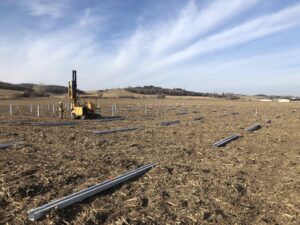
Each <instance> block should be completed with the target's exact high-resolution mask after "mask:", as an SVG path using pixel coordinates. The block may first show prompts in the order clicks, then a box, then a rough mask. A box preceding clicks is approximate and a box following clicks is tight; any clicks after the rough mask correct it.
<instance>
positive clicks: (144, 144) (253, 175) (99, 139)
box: [0, 99, 300, 225]
mask: <svg viewBox="0 0 300 225" xmlns="http://www.w3.org/2000/svg"><path fill="white" fill-rule="evenodd" d="M58 101H59V100H58V99H37V100H34V101H33V104H44V106H43V107H42V110H44V111H42V112H41V117H40V118H37V117H36V114H35V111H34V112H33V115H31V113H30V109H29V106H30V104H31V102H30V100H26V101H25V100H24V101H21V100H5V101H1V103H0V113H1V115H0V123H1V124H0V131H1V133H0V143H5V142H11V141H24V142H25V143H24V144H22V145H18V146H16V147H13V148H10V149H5V150H0V171H1V177H0V188H1V189H0V224H88V225H91V224H245V225H246V224H280V225H281V224H282V225H284V224H299V221H300V164H299V162H300V161H299V159H300V147H299V146H300V103H260V102H240V101H228V100H188V99H161V100H159V99H148V100H147V99H144V100H142V99H141V100H137V99H120V100H118V99H113V100H110V99H104V100H101V101H99V103H100V106H101V107H102V108H103V109H102V111H103V114H104V115H107V116H109V115H110V113H111V105H112V104H116V105H117V112H118V115H120V116H125V117H126V120H123V121H112V122H97V121H78V122H79V126H74V127H32V126H28V125H24V124H23V125H22V123H21V124H17V123H16V122H17V121H59V119H57V115H55V116H53V115H52V114H51V113H52V112H51V105H50V109H49V111H48V108H47V107H48V106H46V105H47V104H50V103H57V102H58ZM10 103H13V104H14V105H16V104H18V105H19V106H18V107H19V109H18V112H17V114H14V115H13V116H12V117H10V116H9V104H10ZM145 104H146V105H147V114H145V112H144V111H145V109H144V105H145ZM33 108H34V110H35V109H36V108H35V106H34V107H33ZM256 108H257V109H258V122H259V123H260V124H261V125H262V129H260V130H258V131H257V132H254V133H250V134H249V133H247V132H246V131H245V129H246V128H247V127H249V126H250V125H252V124H254V123H255V122H256V117H255V116H254V110H255V109H256ZM15 110H16V108H14V112H15ZM46 111H47V113H46ZM201 117H203V118H201ZM195 118H196V120H195ZM267 119H270V120H271V121H272V122H271V124H270V126H267V124H266V123H265V121H266V120H267ZM168 120H180V124H175V125H171V126H166V127H162V126H160V125H159V123H160V122H163V121H168ZM9 121H11V123H8V122H9ZM64 121H70V119H68V118H66V119H64ZM13 123H14V124H13ZM124 127H139V129H138V130H136V131H130V132H124V133H115V134H106V135H96V134H94V133H92V132H91V131H92V130H105V129H112V128H124ZM232 133H238V134H241V135H242V136H243V137H242V138H240V139H238V140H236V141H234V142H232V143H230V144H228V145H227V146H225V147H222V148H215V147H213V146H212V145H213V143H214V142H216V141H218V140H220V139H222V138H225V137H227V136H228V135H230V134H232ZM150 162H156V163H157V166H156V167H154V168H153V169H152V170H150V171H149V172H148V173H146V174H145V175H144V176H142V177H140V178H138V179H136V180H133V181H130V182H127V183H125V184H123V185H121V186H119V187H117V188H114V189H113V190H110V191H107V192H105V193H104V194H99V195H96V196H94V197H92V198H89V199H87V200H85V201H83V202H82V203H78V204H75V205H72V206H70V207H67V208H65V209H61V210H53V211H51V212H49V213H47V214H46V216H45V217H43V218H42V219H40V220H38V221H37V222H31V221H29V220H28V219H27V211H28V210H30V209H33V208H36V207H39V206H41V205H43V204H46V203H48V202H49V201H51V200H55V199H59V198H61V197H63V196H66V195H68V194H71V193H73V192H75V191H79V190H81V189H83V188H86V187H89V186H92V185H94V184H97V183H100V182H102V181H105V180H107V179H109V178H110V177H114V176H117V175H121V174H123V173H125V172H127V171H129V170H131V169H134V168H137V167H139V166H142V165H144V164H148V163H150Z"/></svg>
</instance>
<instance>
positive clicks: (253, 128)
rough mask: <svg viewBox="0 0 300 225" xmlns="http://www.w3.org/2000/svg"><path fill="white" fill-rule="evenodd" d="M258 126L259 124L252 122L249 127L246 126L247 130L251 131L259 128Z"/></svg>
mask: <svg viewBox="0 0 300 225" xmlns="http://www.w3.org/2000/svg"><path fill="white" fill-rule="evenodd" d="M260 128H261V126H260V125H259V124H254V125H252V126H251V127H249V128H247V131H248V132H253V131H256V130H259V129H260Z"/></svg>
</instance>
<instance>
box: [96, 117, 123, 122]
mask: <svg viewBox="0 0 300 225" xmlns="http://www.w3.org/2000/svg"><path fill="white" fill-rule="evenodd" d="M124 119H125V117H104V118H102V119H97V120H96V121H97V122H110V121H116V120H124Z"/></svg>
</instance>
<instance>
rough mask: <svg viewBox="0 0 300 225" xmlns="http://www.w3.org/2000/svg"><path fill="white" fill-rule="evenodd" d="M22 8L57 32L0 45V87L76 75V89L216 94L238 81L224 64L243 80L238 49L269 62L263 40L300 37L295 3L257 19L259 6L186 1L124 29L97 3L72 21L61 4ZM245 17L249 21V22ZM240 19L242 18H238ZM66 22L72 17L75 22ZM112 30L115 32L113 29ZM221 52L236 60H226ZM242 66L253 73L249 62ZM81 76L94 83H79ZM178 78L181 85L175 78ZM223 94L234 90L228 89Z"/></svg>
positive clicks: (255, 1) (29, 34)
mask: <svg viewBox="0 0 300 225" xmlns="http://www.w3.org/2000/svg"><path fill="white" fill-rule="evenodd" d="M24 4H25V6H23V7H25V8H26V9H27V10H29V16H31V17H42V16H43V17H44V16H45V17H48V19H49V18H50V19H51V20H52V23H53V24H54V25H55V26H54V28H53V27H52V28H51V29H49V30H48V31H45V30H43V31H41V30H39V29H35V30H30V28H28V30H26V31H25V32H24V35H23V37H22V38H18V42H17V43H16V42H12V41H11V40H10V39H9V38H5V37H4V38H3V37H2V38H0V57H1V58H2V59H3V60H1V61H0V70H1V71H5V73H4V72H1V73H0V78H1V80H7V81H14V82H18V81H20V82H39V81H43V82H49V83H50V82H51V83H52V82H53V83H60V84H64V83H66V80H67V79H69V72H70V71H71V70H72V69H73V68H77V69H78V70H79V72H80V74H82V76H83V78H82V80H81V85H82V87H83V88H87V89H95V88H109V87H118V86H128V85H138V84H140V85H143V84H146V82H152V83H155V84H158V85H164V86H170V84H172V83H173V84H174V85H175V84H176V86H177V84H178V85H180V84H182V85H183V86H184V87H187V88H188V86H190V87H192V88H193V89H194V90H195V89H197V88H196V87H195V85H192V84H193V81H199V80H206V81H209V82H207V83H209V84H210V85H209V87H208V89H210V90H211V91H214V90H219V89H220V88H219V87H220V85H222V84H221V83H216V82H213V81H215V80H217V76H222V77H226V79H227V80H229V81H230V80H231V79H235V77H233V76H230V75H226V74H225V75H224V73H226V71H228V73H233V67H228V66H224V65H225V64H226V65H227V64H232V65H238V66H237V68H238V69H237V70H236V71H234V74H235V76H237V77H239V78H240V79H242V77H243V76H244V75H243V74H244V73H243V72H242V71H241V70H242V68H241V67H240V66H239V65H242V63H241V62H242V61H241V60H243V58H242V59H241V58H240V57H244V58H247V57H248V56H247V53H246V54H245V53H243V55H242V53H241V50H244V52H247V50H249V52H251V54H254V55H265V54H267V55H268V52H262V51H261V50H260V48H261V47H263V44H262V43H261V42H260V41H261V40H262V39H264V38H270V41H272V38H276V37H277V36H278V35H282V33H283V32H284V33H288V32H294V33H296V34H298V33H297V29H298V28H299V26H300V4H292V5H289V4H287V5H284V6H282V7H281V8H280V9H277V10H275V11H274V10H273V11H272V12H268V13H265V14H259V15H258V14H257V15H256V14H255V7H258V6H259V4H261V1H260V0H245V1H240V0H228V1H226V3H225V1H221V0H215V1H207V2H205V4H199V3H198V2H197V1H189V2H188V3H187V4H186V5H185V6H183V7H182V8H181V9H179V10H178V13H177V14H175V15H171V16H167V17H162V19H161V20H159V19H157V20H155V23H151V21H146V22H145V21H144V19H143V20H140V19H139V16H140V15H139V14H137V15H136V17H135V18H136V21H132V25H131V26H130V27H128V29H127V30H119V29H120V28H121V29H122V26H121V24H120V23H121V22H122V21H120V17H119V16H120V15H119V14H117V13H115V12H114V11H104V10H103V9H104V8H105V7H104V6H103V5H101V3H99V4H98V5H96V6H93V5H88V6H85V7H83V8H80V9H75V8H74V7H73V9H72V10H73V12H72V13H71V15H65V14H64V11H65V10H66V8H69V9H70V8H72V6H70V5H68V4H66V2H64V3H61V2H60V1H41V0H35V1H25V3H24ZM114 7H115V8H116V7H117V6H116V5H114ZM120 10H121V11H122V9H120ZM166 10H168V9H167V8H166ZM104 12H105V13H104ZM148 13H150V11H149V12H148ZM75 15H76V16H75ZM247 15H251V16H250V17H249V18H247ZM157 16H159V15H157ZM241 16H243V19H240V18H241ZM67 17H71V18H73V19H72V21H71V22H70V21H69V20H68V18H67ZM132 18H134V16H133V17H132ZM50 22H51V21H50ZM61 22H63V24H64V25H63V26H61V25H60V23H61ZM128 22H130V21H126V23H128ZM16 23H17V21H16ZM117 25H119V26H117ZM0 26H1V25H0ZM110 27H118V29H117V28H115V29H114V30H110ZM6 32H9V31H6ZM12 32H13V30H12ZM299 33H300V32H299ZM251 42H255V43H257V45H256V46H257V47H256V49H247V47H246V46H247V44H248V43H251ZM293 43H294V45H295V46H290V45H291V44H292V43H290V42H289V39H287V40H285V42H284V41H282V43H281V46H280V48H278V50H277V51H279V52H277V53H276V55H277V57H275V58H274V57H273V59H274V60H275V61H276V62H278V61H279V60H281V57H280V56H278V55H281V54H286V51H287V50H286V51H283V52H284V53H283V52H282V49H286V48H287V49H288V48H294V47H296V48H295V49H296V50H295V51H298V50H299V49H300V44H299V45H298V44H297V43H296V42H293ZM264 51H270V52H273V51H274V50H272V49H264ZM226 52H231V53H233V54H229V55H227V54H226ZM299 52H300V50H299ZM296 53H298V52H296ZM296 53H295V54H296ZM248 54H250V53H248ZM214 55H216V56H214ZM218 55H219V56H218ZM230 56H231V57H230ZM228 57H229V58H230V59H229V61H228ZM255 57H258V56H255ZM269 58H272V57H270V56H269ZM208 60H211V61H213V62H214V61H215V62H218V63H219V65H223V67H222V66H220V68H224V69H223V71H221V70H216V69H215V68H213V67H214V66H213V65H212V67H209V66H205V65H210V64H207V63H206V62H207V61H208ZM253 62H256V63H257V64H258V65H259V70H260V71H258V69H257V70H256V73H259V74H262V73H264V72H266V73H270V74H275V73H274V71H273V72H270V69H269V64H266V65H264V64H259V63H258V61H257V60H253ZM284 62H285V64H286V65H287V64H288V62H286V61H284ZM235 63H236V64H235ZM244 65H245V66H246V67H249V68H251V67H253V64H251V63H246V64H244ZM190 67H191V68H190ZM283 67H284V65H283ZM251 69H252V68H251ZM211 71H213V73H212V72H211ZM280 71H281V72H280ZM297 71H299V72H300V69H299V66H294V68H293V70H290V71H288V70H285V69H284V70H279V73H278V74H280V73H281V74H283V73H284V72H290V73H291V74H295V73H297ZM253 73H255V70H254V71H253ZM85 74H86V75H88V77H89V78H91V79H84V76H85ZM187 74H188V75H187ZM207 74H210V75H207ZM278 74H277V76H278ZM7 75H8V76H7ZM180 76H181V77H185V79H179V77H180ZM274 76H275V75H274ZM80 77H81V75H80ZM174 79H177V80H180V82H181V83H180V82H176V80H174ZM222 79H223V78H222ZM224 79H225V78H224ZM256 79H257V78H256ZM187 80H190V81H189V82H188V81H187ZM299 82H300V80H299ZM213 83H215V84H214V85H213ZM228 87H230V88H232V86H231V85H228ZM199 88H200V87H199ZM201 88H202V87H201ZM199 91H201V90H200V89H199ZM206 91H208V90H206ZM299 94H300V93H299Z"/></svg>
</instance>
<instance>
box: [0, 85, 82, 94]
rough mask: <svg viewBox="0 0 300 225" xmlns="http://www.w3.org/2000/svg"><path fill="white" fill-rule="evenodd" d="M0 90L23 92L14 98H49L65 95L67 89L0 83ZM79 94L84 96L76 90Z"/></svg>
mask: <svg viewBox="0 0 300 225" xmlns="http://www.w3.org/2000/svg"><path fill="white" fill-rule="evenodd" d="M0 89H6V90H13V91H23V93H19V94H17V96H16V97H49V96H50V94H57V95H59V94H67V93H68V88H67V87H65V86H60V85H44V84H31V83H21V84H11V83H6V82H0ZM78 93H79V94H84V93H85V92H84V91H81V90H78Z"/></svg>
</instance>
